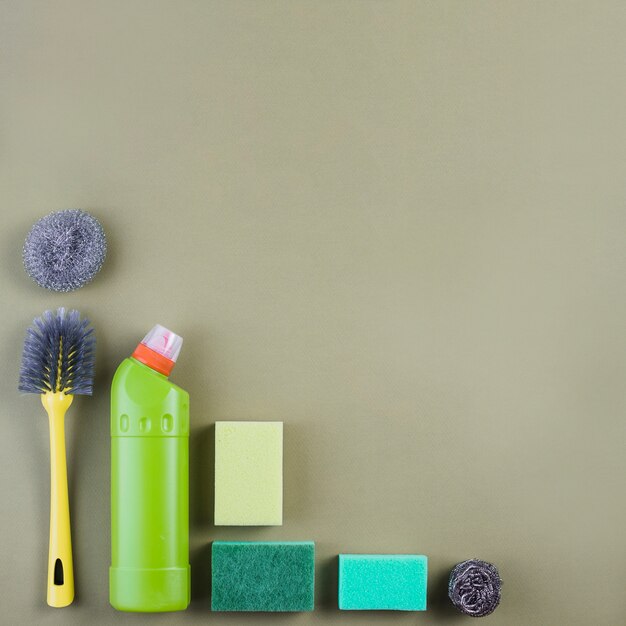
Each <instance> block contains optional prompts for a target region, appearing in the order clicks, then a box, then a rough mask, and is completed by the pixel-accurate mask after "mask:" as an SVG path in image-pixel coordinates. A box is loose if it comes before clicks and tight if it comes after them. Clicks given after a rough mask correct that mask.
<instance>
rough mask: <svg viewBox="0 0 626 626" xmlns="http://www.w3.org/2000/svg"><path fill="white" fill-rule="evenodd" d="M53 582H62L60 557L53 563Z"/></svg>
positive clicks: (56, 583) (57, 583)
mask: <svg viewBox="0 0 626 626" xmlns="http://www.w3.org/2000/svg"><path fill="white" fill-rule="evenodd" d="M54 584H55V585H62V584H63V563H62V562H61V559H57V560H56V561H55V563H54Z"/></svg>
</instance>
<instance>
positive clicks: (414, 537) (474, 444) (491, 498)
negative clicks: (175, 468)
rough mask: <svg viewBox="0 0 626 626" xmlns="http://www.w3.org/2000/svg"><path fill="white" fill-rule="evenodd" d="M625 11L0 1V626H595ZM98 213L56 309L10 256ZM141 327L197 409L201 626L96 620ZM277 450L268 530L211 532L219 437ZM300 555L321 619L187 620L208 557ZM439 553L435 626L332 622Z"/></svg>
mask: <svg viewBox="0 0 626 626" xmlns="http://www.w3.org/2000/svg"><path fill="white" fill-rule="evenodd" d="M624 32H626V6H625V5H624V3H623V2H622V1H621V0H615V1H594V2H573V1H572V2H565V1H561V2H555V1H546V0H541V1H532V2H530V1H529V2H513V1H503V0H493V1H482V2H472V1H467V0H458V1H454V2H450V1H436V2H435V1H433V2H425V1H422V2H392V1H390V2H382V1H381V2H371V1H366V0H363V1H349V2H348V1H333V2H331V1H321V0H314V1H309V2H288V1H281V2H262V1H256V2H255V1H248V2H239V1H223V2H204V1H196V2H191V1H172V2H163V1H160V2H148V1H141V2H140V1H136V0H133V1H130V2H127V1H121V0H116V1H111V0H107V1H102V2H86V1H83V0H75V1H69V2H68V1H55V2H31V1H24V0H15V1H11V2H7V1H0V124H1V126H0V189H1V194H0V203H1V204H0V211H1V215H2V227H1V229H0V233H1V239H0V281H1V283H0V289H1V292H2V302H3V307H2V323H1V324H0V328H1V336H0V344H1V345H2V358H1V359H0V368H1V370H0V372H1V381H2V382H1V385H2V386H1V387H0V390H1V393H2V400H3V403H2V418H1V424H2V436H1V437H0V447H1V448H0V458H1V459H2V461H1V471H0V487H1V491H0V493H1V495H2V504H1V506H0V522H1V524H0V529H1V532H0V554H1V555H2V568H1V574H0V581H1V583H2V602H1V605H2V611H1V613H2V615H1V616H0V622H1V623H3V624H11V625H17V624H63V625H67V624H77V625H78V624H80V625H84V624H122V623H127V624H166V623H167V624H194V623H198V624H200V623H212V624H230V625H245V624H285V625H286V624H291V623H293V624H300V625H305V624H337V625H339V624H346V625H350V624H367V625H368V626H369V625H374V624H414V623H415V624H418V623H419V624H463V623H469V618H466V617H463V616H460V615H457V614H456V612H455V611H454V610H453V609H452V608H451V607H450V606H449V605H448V602H447V600H446V579H447V575H448V572H449V571H450V568H451V567H452V566H453V565H454V564H455V563H456V562H457V561H460V560H462V559H465V558H469V557H473V556H478V557H481V558H483V559H487V560H490V561H493V562H494V563H496V564H497V565H498V566H499V568H500V570H501V574H502V577H503V579H504V581H505V586H504V593H503V601H502V605H501V607H500V608H499V609H498V610H497V612H496V613H495V614H494V615H493V616H491V617H489V618H487V619H488V622H487V623H488V624H492V625H494V626H495V625H496V624H501V625H505V626H516V625H519V626H532V625H537V626H552V625H561V624H563V625H567V626H578V625H580V626H589V625H591V624H593V625H594V626H597V625H606V626H616V625H617V624H621V623H624V619H625V617H624V615H625V611H626V600H625V598H626V595H625V593H624V575H625V573H626V570H625V567H626V566H625V563H626V533H625V532H624V527H625V525H626V505H625V502H624V486H625V480H624V478H625V475H626V456H625V453H624V450H625V444H626V425H625V424H626V419H625V409H626V406H625V405H626V397H625V396H626V394H625V391H624V390H625V383H624V380H625V374H626V340H625V334H624V329H625V323H624V320H625V317H626V316H625V314H626V291H625V280H624V279H625V278H626V256H625V252H624V235H625V232H626V130H625V127H626V124H625V121H626V119H625V114H624V111H625V110H626V109H625V105H626V86H625V85H626V71H625V65H624V59H626V39H625V37H624ZM75 207H81V208H85V209H88V210H90V211H92V212H93V213H94V214H95V215H96V216H97V217H98V218H99V219H100V220H101V221H102V223H103V225H104V227H105V229H106V232H107V235H108V237H109V254H108V258H107V261H106V265H105V267H104V269H103V271H102V272H101V274H100V275H99V276H98V277H97V279H96V280H95V281H94V282H93V283H92V284H91V285H89V286H87V287H86V288H84V289H82V290H81V291H79V292H76V293H73V294H54V293H49V292H46V291H44V290H43V289H41V288H39V287H37V286H36V285H35V284H34V283H32V282H30V281H29V279H28V277H27V276H26V275H25V273H24V271H23V269H22V265H21V247H22V243H23V240H24V237H25V235H26V233H27V232H28V230H29V228H30V226H31V225H32V223H33V222H34V221H35V220H36V219H38V218H39V217H41V216H42V215H44V214H46V213H48V212H49V211H52V210H57V209H62V208H75ZM57 306H67V307H76V308H79V309H80V311H81V312H83V313H84V314H87V315H88V316H89V317H91V318H92V320H93V322H94V325H95V326H96V328H97V333H98V352H97V381H96V393H95V394H94V396H93V398H84V399H80V400H79V401H77V402H76V403H75V405H74V406H73V407H72V410H71V412H70V413H69V415H68V452H69V464H70V465H69V467H70V497H71V507H72V521H73V533H74V550H75V571H76V589H77V597H76V602H75V604H74V605H73V606H71V607H70V608H67V609H61V610H53V609H49V608H48V607H47V606H46V605H45V576H46V573H45V568H46V555H47V533H48V497H49V496H48V480H49V478H48V434H47V423H46V417H45V414H44V413H43V410H42V408H41V406H40V404H39V402H38V399H37V398H36V397H31V396H20V394H18V393H17V391H16V386H17V376H18V367H19V361H20V354H21V346H22V340H23V336H24V332H25V329H26V326H27V325H28V324H29V323H30V322H31V320H32V318H33V317H34V316H35V315H38V314H40V313H41V312H42V311H43V310H44V309H46V308H50V307H57ZM156 322H160V323H162V324H164V325H166V326H168V327H170V328H172V329H173V330H174V331H176V332H177V333H180V334H181V335H183V336H184V339H185V344H184V347H183V351H182V353H181V358H180V361H179V364H178V365H177V367H176V369H175V371H174V374H173V380H174V381H175V382H176V383H178V384H180V385H181V386H183V387H185V388H187V389H188V390H189V392H190V394H191V399H192V424H193V433H192V437H191V444H190V445H191V496H192V497H191V500H192V501H191V541H192V554H191V562H192V567H193V581H194V582H193V601H192V604H191V606H190V608H189V610H188V611H187V612H185V613H181V614H170V615H128V614H120V613H116V612H115V611H114V610H113V609H112V608H110V607H109V605H108V582H107V576H108V565H109V548H110V546H109V478H108V477H109V435H108V419H109V418H108V411H109V400H108V392H109V384H110V380H111V377H112V374H113V371H114V368H115V367H116V365H117V364H118V363H119V362H120V361H121V360H122V358H124V357H125V356H127V355H128V354H129V353H130V351H131V350H132V349H133V348H134V346H135V344H136V343H137V341H138V340H139V339H141V337H142V336H143V334H144V333H145V332H146V331H147V330H148V329H149V328H150V327H151V326H152V325H153V324H155V323H156ZM232 419H244V420H257V419H258V420H283V421H284V422H285V523H284V526H283V527H281V528H257V529H253V528H240V529H238V528H219V529H217V528H215V527H213V525H212V512H211V509H212V486H211V481H212V462H213V455H212V451H211V444H212V437H213V435H212V430H211V427H212V424H213V423H214V422H215V421H216V420H232ZM218 538H219V539H285V540H289V539H292V540H293V539H298V540H300V539H303V540H304V539H313V540H315V541H316V542H317V580H316V585H317V609H316V611H315V612H314V613H311V614H298V615H281V616H275V615H255V614H249V615H239V614H235V615H227V614H211V613H210V612H209V610H208V603H209V571H210V570H209V547H208V546H209V542H210V541H212V540H213V539H218ZM342 551H343V552H417V553H423V554H426V555H428V556H429V557H430V579H429V585H430V588H429V610H428V611H427V612H426V613H421V614H389V613H369V614H368V613H340V612H339V611H337V609H336V555H337V554H338V553H339V552H342Z"/></svg>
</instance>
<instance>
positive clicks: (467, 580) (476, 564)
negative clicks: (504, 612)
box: [448, 559, 502, 617]
mask: <svg viewBox="0 0 626 626" xmlns="http://www.w3.org/2000/svg"><path fill="white" fill-rule="evenodd" d="M501 587H502V580H501V579H500V574H499V573H498V570H497V568H496V566H495V565H492V564H491V563H487V561H480V560H479V559H469V560H468V561H463V562H462V563H458V564H457V565H455V566H454V568H453V570H452V572H450V583H449V585H448V595H449V596H450V600H452V604H454V606H455V607H456V608H457V609H459V611H461V613H465V615H470V616H471V617H483V616H485V615H489V614H490V613H493V611H495V610H496V608H497V606H498V604H500V590H501Z"/></svg>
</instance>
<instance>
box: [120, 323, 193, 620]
mask: <svg viewBox="0 0 626 626" xmlns="http://www.w3.org/2000/svg"><path fill="white" fill-rule="evenodd" d="M182 342H183V340H182V337H179V336H178V335H176V334H174V333H173V332H171V331H169V330H167V328H164V327H163V326H160V325H157V326H155V327H154V328H153V329H152V330H151V331H150V332H149V333H148V334H147V335H146V337H145V338H144V339H143V341H142V342H141V343H140V344H139V345H138V346H137V349H136V350H135V352H134V353H133V355H132V357H131V358H128V359H124V361H123V362H122V363H121V365H120V366H119V367H118V369H117V371H116V372H115V376H114V377H113V384H112V387H111V557H112V558H111V568H110V571H109V585H110V602H111V605H112V606H113V607H115V608H116V609H118V610H120V611H149V612H152V611H182V610H184V609H186V608H187V606H188V604H189V599H190V568H189V394H188V393H187V392H186V391H185V390H183V389H181V388H180V387H177V386H176V385H174V384H173V383H171V382H170V381H169V380H168V376H169V374H170V372H171V370H172V368H173V367H174V363H175V362H176V359H177V358H178V354H179V352H180V348H181V346H182Z"/></svg>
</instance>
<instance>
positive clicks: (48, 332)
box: [19, 309, 95, 607]
mask: <svg viewBox="0 0 626 626" xmlns="http://www.w3.org/2000/svg"><path fill="white" fill-rule="evenodd" d="M94 351H95V336H94V331H93V328H92V327H91V325H90V322H89V320H88V319H86V318H82V319H81V317H80V313H79V312H78V311H70V312H69V313H68V312H66V310H65V309H58V310H57V311H56V313H54V312H52V311H46V312H45V313H44V314H43V315H42V316H41V317H40V318H37V319H35V320H34V322H33V325H32V326H31V327H30V328H29V329H28V330H27V333H26V339H25V340H24V351H23V353H22V366H21V368H20V382H19V390H20V391H23V392H25V393H38V394H41V403H42V404H43V406H44V408H45V410H46V412H47V413H48V421H49V425H50V543H49V547H48V593H47V601H48V604H49V605H50V606H53V607H63V606H67V605H68V604H71V603H72V601H73V600H74V566H73V563H72V536H71V531H70V506H69V496H68V491H67V463H66V458H65V412H66V411H67V409H68V408H69V407H70V405H71V404H72V400H73V399H74V396H75V395H91V393H92V389H93V368H94V356H95V354H94Z"/></svg>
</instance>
